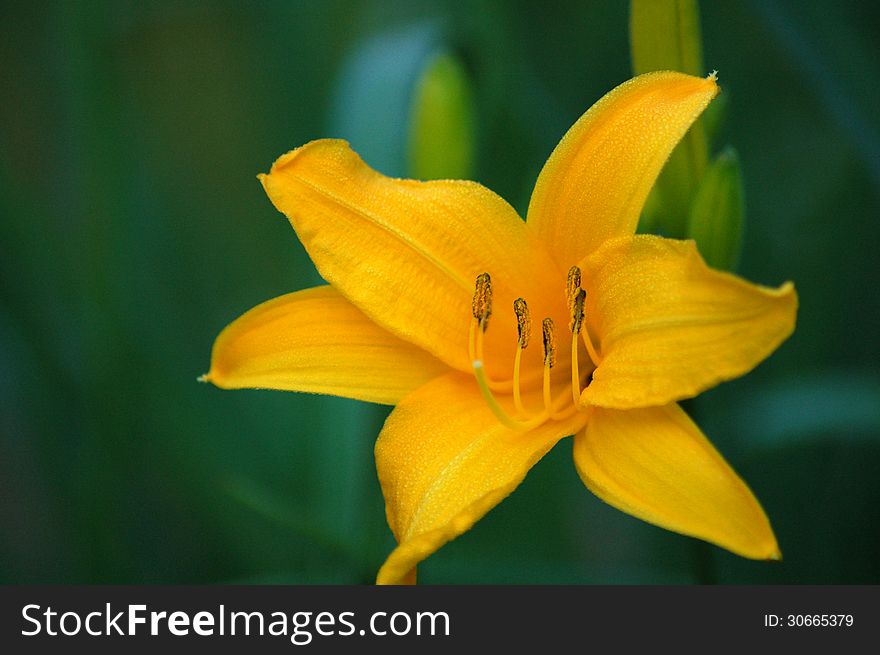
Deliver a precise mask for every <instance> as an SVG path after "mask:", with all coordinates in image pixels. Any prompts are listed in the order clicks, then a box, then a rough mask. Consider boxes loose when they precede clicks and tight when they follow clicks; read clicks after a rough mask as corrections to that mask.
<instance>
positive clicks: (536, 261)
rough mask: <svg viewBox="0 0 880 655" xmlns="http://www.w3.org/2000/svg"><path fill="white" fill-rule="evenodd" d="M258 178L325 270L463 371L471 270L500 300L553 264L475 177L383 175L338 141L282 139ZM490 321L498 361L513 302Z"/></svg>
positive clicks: (347, 292) (534, 291)
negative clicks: (295, 143) (287, 147)
mask: <svg viewBox="0 0 880 655" xmlns="http://www.w3.org/2000/svg"><path fill="white" fill-rule="evenodd" d="M261 180H262V183H263V187H264V188H265V190H266V193H268V195H269V197H270V198H271V200H272V202H273V203H274V204H275V206H276V207H277V208H278V209H279V210H280V211H281V212H283V213H284V214H285V215H286V216H287V217H288V219H289V220H290V223H291V225H293V227H294V229H295V230H296V232H297V235H298V236H299V238H300V240H301V241H302V243H303V245H304V246H305V248H306V250H307V251H308V253H309V255H310V256H311V258H312V260H313V261H314V262H315V265H316V266H317V268H318V271H319V272H320V273H321V275H322V276H323V277H324V279H325V280H327V281H328V282H330V283H331V284H332V285H333V286H334V287H335V288H336V289H338V290H339V291H340V292H341V293H342V294H343V295H344V296H345V297H346V298H348V299H349V300H350V301H351V302H352V303H353V304H354V305H356V306H357V307H358V308H359V309H361V310H362V311H363V312H364V313H365V314H366V315H367V316H369V317H370V318H371V319H372V320H374V321H375V322H376V323H378V324H379V325H381V326H382V327H384V328H386V329H388V330H390V331H391V332H393V333H394V334H396V335H397V336H398V337H401V338H402V339H405V340H407V341H410V342H412V343H414V344H416V345H418V346H421V347H422V348H424V349H425V350H427V351H429V352H431V353H433V354H434V355H436V356H437V357H439V358H440V359H441V360H443V361H444V362H446V363H447V364H448V365H450V366H452V367H454V368H458V369H460V370H463V371H467V370H469V369H470V365H471V362H470V358H469V356H468V326H469V324H470V322H471V318H472V315H471V300H472V297H473V293H474V282H475V280H476V277H477V276H478V275H479V274H481V273H483V272H487V271H488V272H489V273H490V274H491V275H492V279H493V287H494V290H495V294H496V298H497V299H498V301H499V302H503V303H504V305H506V306H507V307H510V306H512V303H513V300H514V299H515V298H516V297H517V296H518V295H526V294H529V292H531V297H537V296H539V295H541V294H540V293H539V292H540V290H541V289H542V288H546V287H545V285H542V283H541V280H546V279H549V278H547V277H546V276H548V275H552V272H551V271H553V270H554V269H555V267H554V265H553V263H552V262H551V260H550V259H549V255H547V254H546V252H545V253H543V255H542V252H541V248H540V247H539V246H538V245H536V241H537V240H536V239H534V238H533V237H532V236H530V231H529V230H527V229H526V226H525V224H524V223H523V221H522V220H521V219H520V218H519V216H517V214H516V212H515V211H514V210H513V208H512V207H510V205H508V204H507V203H506V202H505V201H504V200H502V199H501V198H500V197H499V196H497V195H495V194H494V193H492V192H491V191H489V190H488V189H486V188H485V187H483V186H481V185H479V184H477V183H475V182H465V181H452V180H439V181H431V182H418V181H414V180H397V179H392V178H389V177H385V176H384V175H381V174H379V173H377V172H376V171H374V170H372V169H371V168H369V167H368V166H367V165H366V164H365V163H364V162H363V161H362V160H361V159H360V157H358V155H357V154H356V153H355V152H354V151H352V150H351V148H349V146H348V144H347V143H346V142H345V141H339V140H322V141H313V142H311V143H309V144H307V145H305V146H303V147H301V148H298V149H297V150H293V151H292V152H289V153H287V154H286V155H284V156H282V157H281V158H279V159H278V160H277V161H276V162H275V163H274V164H273V166H272V170H271V172H270V173H269V174H268V175H264V176H261ZM557 275H559V274H558V273H557ZM558 279H564V278H562V277H561V276H559V278H558ZM558 284H560V285H561V282H558ZM504 305H501V306H504ZM493 332H494V334H502V333H503V334H504V336H505V340H506V342H507V343H508V345H509V348H508V350H510V352H509V353H507V355H508V356H506V357H505V358H504V365H505V366H506V367H507V368H508V369H509V367H510V361H512V349H513V347H514V345H515V343H516V336H515V334H516V322H515V317H514V315H513V312H512V311H507V312H499V313H498V314H497V318H495V317H493ZM491 341H498V340H497V339H493V340H491ZM491 349H492V343H491V342H490V343H487V350H491ZM492 359H498V358H495V357H493V358H492ZM500 373H501V371H499V374H500ZM509 374H510V373H509V370H508V371H507V375H508V376H509Z"/></svg>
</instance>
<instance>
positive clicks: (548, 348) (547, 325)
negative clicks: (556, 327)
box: [541, 318, 556, 368]
mask: <svg viewBox="0 0 880 655" xmlns="http://www.w3.org/2000/svg"><path fill="white" fill-rule="evenodd" d="M541 326H542V327H543V330H544V366H546V367H548V368H553V367H554V366H555V365H556V338H555V337H554V336H553V319H552V318H545V319H544V321H543V322H542V323H541Z"/></svg>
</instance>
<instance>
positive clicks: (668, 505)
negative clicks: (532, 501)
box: [574, 403, 781, 559]
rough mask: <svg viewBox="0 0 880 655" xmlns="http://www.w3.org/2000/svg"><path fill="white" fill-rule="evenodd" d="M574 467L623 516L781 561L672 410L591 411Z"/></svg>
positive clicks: (729, 478) (691, 428) (696, 434)
mask: <svg viewBox="0 0 880 655" xmlns="http://www.w3.org/2000/svg"><path fill="white" fill-rule="evenodd" d="M574 461H575V466H576V467H577V470H578V473H579V474H580V476H581V479H582V480H583V481H584V483H585V484H586V485H587V487H588V488H589V489H590V491H592V492H593V493H594V494H596V495H597V496H599V498H601V499H602V500H604V501H605V502H607V503H608V504H610V505H613V506H614V507H616V508H617V509H620V510H622V511H624V512H626V513H627V514H632V515H633V516H635V517H637V518H640V519H642V520H644V521H648V522H649V523H653V524H655V525H659V526H660V527H663V528H666V529H668V530H673V531H675V532H680V533H682V534H685V535H690V536H693V537H699V538H700V539H704V540H706V541H710V542H712V543H714V544H717V545H719V546H721V547H722V548H726V549H727V550H730V551H732V552H734V553H736V554H737V555H742V556H743V557H748V558H751V559H780V558H781V554H780V552H779V547H778V545H777V543H776V537H775V536H774V535H773V530H772V529H771V527H770V522H769V521H768V520H767V516H766V515H765V514H764V510H763V509H761V506H760V505H759V504H758V501H757V500H756V499H755V497H754V495H753V494H752V492H751V491H750V490H749V488H748V487H747V486H746V485H745V483H744V482H743V481H742V480H741V479H740V478H739V477H738V476H737V474H736V473H735V472H734V471H733V469H731V468H730V466H729V465H728V464H727V462H726V461H724V458H723V457H721V455H720V454H719V453H718V451H717V450H715V448H713V447H712V444H710V443H709V441H708V440H707V439H706V437H704V436H703V434H702V433H701V432H700V429H699V428H698V427H697V426H696V425H695V424H694V422H693V421H691V419H690V418H689V417H688V416H687V414H685V413H684V412H683V411H682V410H681V408H680V407H679V406H678V405H676V404H674V403H673V404H670V405H666V406H664V407H651V408H647V409H637V410H626V411H621V410H613V409H602V408H598V407H597V408H593V410H592V416H591V418H590V421H589V422H588V423H587V427H586V428H585V430H584V431H582V432H580V433H579V434H577V435H576V436H575V440H574Z"/></svg>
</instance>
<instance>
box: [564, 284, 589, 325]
mask: <svg viewBox="0 0 880 655" xmlns="http://www.w3.org/2000/svg"><path fill="white" fill-rule="evenodd" d="M586 297H587V292H586V291H584V290H583V289H578V290H577V294H576V295H575V297H574V300H573V301H572V304H571V320H570V321H569V323H568V329H569V330H571V333H572V334H575V335H577V334H580V333H581V327H582V326H583V324H584V299H585V298H586Z"/></svg>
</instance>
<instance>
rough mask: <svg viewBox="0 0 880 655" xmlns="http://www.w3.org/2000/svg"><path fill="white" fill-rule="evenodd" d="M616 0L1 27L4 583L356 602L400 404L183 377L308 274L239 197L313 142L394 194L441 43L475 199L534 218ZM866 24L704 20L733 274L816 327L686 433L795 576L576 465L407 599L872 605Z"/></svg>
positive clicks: (555, 466) (494, 518)
mask: <svg viewBox="0 0 880 655" xmlns="http://www.w3.org/2000/svg"><path fill="white" fill-rule="evenodd" d="M626 4H627V3H625V2H622V1H618V0H606V1H604V2H588V1H580V2H560V3H549V7H548V8H541V9H539V8H537V6H536V5H537V3H531V2H503V3H502V2H469V3H437V2H411V1H407V2H371V1H360V2H339V1H336V2H298V3H289V2H281V1H279V2H266V3H251V2H215V3H210V4H209V3H200V2H175V3H140V2H115V1H114V2H110V1H108V2H88V3H78V4H77V3H61V2H58V3H52V2H49V3H45V2H27V3H25V2H15V3H8V2H6V3H3V6H2V9H0V276H2V277H0V280H2V283H0V525H2V533H0V581H2V582H7V583H11V582H64V583H74V582H75V583H84V582H96V583H110V582H113V583H144V582H179V583H196V582H230V581H247V582H265V581H277V582H294V583H327V582H333V583H351V582H355V583H368V582H371V581H372V580H373V579H374V576H375V573H376V571H377V569H378V567H379V566H380V564H381V563H382V561H383V559H384V556H385V555H386V554H387V553H388V552H389V551H390V550H391V548H392V547H393V540H392V538H391V536H390V533H389V531H388V528H387V526H386V524H385V520H384V508H383V503H382V498H381V493H380V491H379V487H378V482H377V480H376V474H375V467H374V462H373V456H372V446H373V442H374V439H375V435H376V434H377V432H378V430H379V427H380V426H381V422H382V420H383V417H384V415H385V412H386V410H385V409H383V408H375V407H372V406H368V405H363V404H359V403H355V402H349V401H343V400H339V399H334V398H326V397H318V396H302V395H295V394H290V393H282V392H260V391H239V392H224V391H220V390H218V389H215V388H213V387H210V386H204V385H200V384H198V383H197V382H196V376H198V375H199V374H201V373H203V372H205V371H206V370H207V367H208V363H209V355H210V348H211V344H212V342H213V339H214V337H215V336H216V335H217V333H218V332H219V331H220V329H221V328H223V326H224V325H226V324H227V323H228V322H229V321H231V320H232V319H233V318H235V317H236V316H238V315H239V314H240V313H242V312H244V311H245V310H247V309H249V308H250V307H251V306H253V305H255V304H257V303H258V302H260V301H263V300H266V299H269V298H272V297H274V296H276V295H280V294H282V293H285V292H288V291H292V290H295V289H300V288H304V287H308V286H311V285H313V284H315V283H316V281H317V280H318V278H317V276H316V274H315V272H314V269H313V268H312V265H311V263H310V262H309V260H308V258H307V257H306V256H305V254H304V251H303V249H302V247H301V246H300V245H299V244H298V242H297V240H296V238H295V235H294V233H293V231H292V230H291V229H290V227H289V225H288V223H287V221H286V220H285V219H284V218H283V217H282V216H281V215H280V214H278V213H277V212H276V211H275V210H274V209H273V207H272V206H271V204H270V203H269V201H268V200H267V199H266V197H265V196H264V194H263V192H262V190H261V188H260V186H259V184H258V183H257V181H256V179H255V175H256V173H258V172H261V171H266V170H267V169H268V167H269V165H270V164H271V162H272V160H273V159H274V158H275V157H276V156H278V155H280V154H281V153H283V152H285V151H286V150H289V149H291V148H293V147H296V146H298V145H301V144H302V143H305V142H306V141H309V140H311V139H314V138H318V137H327V136H344V137H347V138H349V139H351V140H352V142H353V145H354V147H355V148H356V149H357V150H359V151H360V152H361V153H362V154H363V155H364V156H365V158H366V159H367V161H368V162H369V163H371V164H373V165H374V166H376V167H378V168H380V169H381V170H383V172H386V173H390V174H403V173H405V169H404V168H403V163H402V161H401V152H402V151H403V146H402V143H403V137H404V134H405V108H406V98H407V93H408V91H409V90H410V89H411V85H412V77H413V75H414V71H415V70H417V68H418V65H419V63H420V62H422V61H423V58H424V57H425V56H426V55H427V54H428V53H429V52H430V51H431V50H432V49H434V48H436V47H438V46H439V45H444V44H445V45H446V46H448V47H451V48H454V49H456V50H457V51H458V52H459V53H460V55H461V57H462V60H463V61H464V62H465V64H466V66H467V68H468V70H469V72H470V74H471V77H472V80H473V84H474V92H475V98H476V103H477V113H478V157H479V161H478V166H477V170H476V173H475V177H476V179H478V180H479V181H481V182H483V183H484V184H486V185H487V186H489V187H490V188H492V189H494V190H495V191H497V192H499V193H500V194H501V195H503V196H504V197H505V198H507V199H508V200H510V201H511V202H512V203H513V204H514V205H515V206H517V207H518V208H519V209H520V210H523V209H524V207H525V205H526V202H527V199H528V194H529V192H530V189H531V185H532V184H533V181H534V178H535V176H536V174H537V172H538V170H539V169H540V166H541V164H542V163H543V161H544V159H545V158H546V157H547V155H548V154H549V152H550V151H551V149H552V148H553V146H554V145H555V143H556V141H557V140H558V139H559V137H560V136H561V135H562V134H563V133H564V131H565V130H566V129H567V127H568V126H569V125H570V124H571V123H572V122H574V120H575V119H576V118H577V117H578V116H579V115H580V114H581V113H582V112H583V111H584V110H585V109H586V108H587V107H589V106H590V105H591V104H592V103H593V102H594V101H595V100H596V99H598V98H599V97H600V96H601V95H602V94H603V93H604V92H606V91H608V90H610V89H611V88H612V87H613V86H615V85H616V84H618V83H619V82H621V81H623V80H625V79H626V78H627V77H629V71H630V64H629V56H628V45H627V6H626ZM870 6H871V3H864V2H855V1H853V2H830V1H829V2H821V3H818V2H816V3H813V2H797V1H795V0H787V1H785V2H782V1H781V0H776V1H766V2H759V1H758V0H754V1H753V2H747V1H740V2H723V3H722V2H705V3H703V7H702V14H703V34H704V50H705V61H706V65H707V67H708V68H710V69H711V68H715V69H718V71H719V79H720V82H721V85H722V87H723V89H724V94H725V97H726V98H727V111H726V127H725V130H724V132H723V134H722V136H721V140H720V141H719V145H723V144H724V143H732V144H734V145H735V146H736V147H737V148H738V150H739V153H740V157H741V162H742V166H743V170H744V176H745V185H746V199H747V207H748V216H747V232H746V235H745V250H744V257H743V261H742V266H741V272H742V274H743V275H744V276H745V277H747V278H748V279H750V280H752V281H756V282H761V283H765V284H778V283H781V282H782V281H784V280H786V279H792V280H794V281H795V283H796V285H797V289H798V292H799V295H800V301H801V308H800V312H799V315H798V328H797V331H796V332H795V334H794V335H793V337H792V338H791V339H790V340H789V341H788V342H786V343H785V344H784V345H783V346H782V348H780V350H779V351H778V352H777V353H776V354H775V355H773V356H772V357H771V358H770V359H769V360H768V361H767V362H765V363H764V364H762V365H761V366H760V367H759V368H758V369H757V370H756V371H755V372H753V373H752V374H750V375H748V376H747V377H745V378H743V379H740V380H737V381H734V382H731V383H727V384H725V385H722V386H721V387H720V388H718V389H716V390H713V391H711V392H709V393H706V394H704V395H703V396H701V397H700V399H699V400H698V401H697V402H695V403H694V404H692V405H691V406H690V408H691V409H692V410H693V412H694V413H695V414H696V416H697V418H698V420H699V422H700V424H701V425H702V426H703V427H704V429H705V430H706V432H707V434H708V435H709V437H710V438H711V439H712V440H713V441H714V442H715V443H716V444H717V445H718V447H719V449H720V450H721V451H722V452H723V453H724V454H725V455H726V456H727V457H728V459H729V460H730V461H731V463H732V464H733V466H734V467H735V468H736V470H737V471H739V472H740V473H741V474H742V476H743V477H744V478H745V480H746V481H747V482H748V483H749V484H750V485H751V486H752V488H753V489H754V491H755V492H756V494H757V495H758V497H759V498H760V499H761V501H762V503H763V505H764V507H765V508H766V510H767V513H768V514H769V516H770V518H771V520H772V522H773V525H774V527H775V529H776V532H777V535H778V537H779V541H780V545H781V547H782V550H783V553H784V555H785V561H784V562H783V563H779V564H767V563H755V562H751V561H746V560H743V559H740V558H737V557H735V556H733V555H730V554H728V553H726V552H723V551H721V550H719V549H717V548H715V547H713V546H708V545H705V544H703V543H701V542H697V541H694V540H692V539H688V538H685V537H681V536H679V535H676V534H672V533H669V532H665V531H663V530H660V529H657V528H654V527H651V526H648V525H646V524H644V523H641V522H639V521H637V520H635V519H633V518H630V517H629V516H626V515H624V514H622V513H619V512H617V511H615V510H613V509H611V508H609V507H607V506H605V505H603V504H602V503H601V502H600V501H598V500H597V499H595V498H594V497H592V496H591V495H590V493H589V492H587V491H586V489H585V488H584V487H583V485H582V483H581V482H580V480H579V479H578V477H577V475H576V473H575V471H574V467H573V466H572V464H571V442H570V441H564V442H562V443H560V444H559V446H558V447H557V448H555V449H554V450H553V451H552V453H551V454H550V455H549V456H548V457H546V458H545V459H544V460H543V461H541V462H540V463H539V464H538V466H536V467H535V469H534V470H533V471H532V472H531V474H530V475H529V477H528V478H527V480H526V482H525V483H524V484H523V485H522V486H521V487H520V488H519V489H518V490H517V491H516V492H515V493H514V494H513V496H512V497H510V498H509V499H507V500H506V501H505V502H504V503H502V504H501V505H500V506H499V507H498V508H497V509H496V510H494V511H492V512H491V513H490V514H489V515H488V516H487V517H486V518H485V519H483V520H482V521H480V522H479V523H478V524H477V526H476V527H475V528H474V529H473V530H471V531H470V532H468V533H466V534H465V535H463V536H462V537H460V538H459V539H457V540H456V541H455V542H453V543H451V544H449V545H448V546H446V547H444V548H443V549H442V550H440V551H439V552H438V553H437V554H436V555H434V556H433V557H432V558H430V559H429V560H428V561H427V562H426V563H425V564H424V565H423V566H422V567H421V569H420V573H421V580H422V581H423V582H426V583H431V582H434V583H441V582H442V583H490V582H492V583H512V582H522V583H539V582H548V583H569V582H571V583H575V582H577V583H583V582H586V583H591V582H608V583H691V582H722V583H731V582H736V583H752V582H768V583H775V582H788V583H877V582H880V562H878V557H877V553H878V551H880V522H878V519H880V509H878V508H880V476H878V467H880V439H878V437H880V370H878V361H880V345H878V326H880V302H878V290H877V289H878V283H880V275H878V270H880V267H878V236H880V221H878V204H880V203H878V200H880V193H878V192H880V125H878V113H877V107H878V106H880V85H878V75H877V72H876V65H877V62H878V59H880V57H878V55H880V47H878V46H880V43H878V35H880V20H878V15H877V12H876V10H872V9H869V7H870ZM365 71H366V73H365ZM365 75H367V76H366V77H364V76H365ZM377 89H382V91H381V92H377V91H376V90H377ZM377 119H379V120H377Z"/></svg>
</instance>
